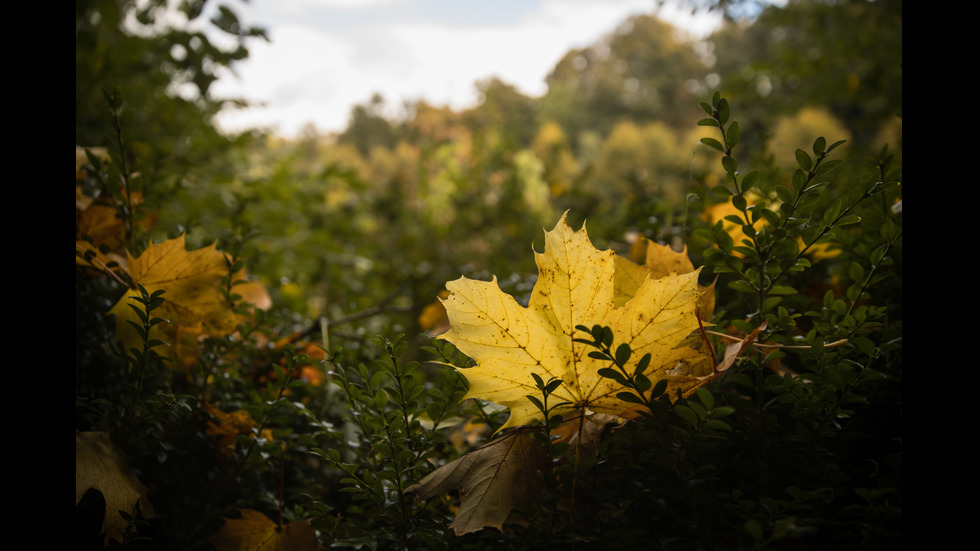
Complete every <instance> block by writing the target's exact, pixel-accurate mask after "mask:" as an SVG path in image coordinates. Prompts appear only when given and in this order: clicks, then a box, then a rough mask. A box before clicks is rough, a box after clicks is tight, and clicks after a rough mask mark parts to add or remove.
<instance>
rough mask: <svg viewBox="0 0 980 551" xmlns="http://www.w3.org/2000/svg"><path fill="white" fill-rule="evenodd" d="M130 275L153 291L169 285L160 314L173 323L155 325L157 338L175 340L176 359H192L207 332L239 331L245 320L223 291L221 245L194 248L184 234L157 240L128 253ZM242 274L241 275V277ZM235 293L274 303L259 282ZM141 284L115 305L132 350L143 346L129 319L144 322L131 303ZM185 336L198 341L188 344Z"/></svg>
mask: <svg viewBox="0 0 980 551" xmlns="http://www.w3.org/2000/svg"><path fill="white" fill-rule="evenodd" d="M127 260H128V266H129V275H130V277H131V278H132V280H133V281H134V282H135V283H138V284H140V285H142V286H143V287H144V288H145V289H146V290H147V292H149V293H153V292H154V291H157V290H160V289H162V290H164V291H166V294H165V295H164V299H165V300H166V302H165V304H164V305H163V307H162V308H161V309H160V310H159V311H155V312H154V315H155V316H156V317H161V318H164V319H167V320H168V321H170V323H165V324H160V325H158V326H156V327H155V328H154V331H158V332H159V333H156V334H151V338H161V339H162V340H164V341H165V342H168V343H171V344H172V345H174V348H175V350H176V352H174V353H171V354H172V355H171V358H172V359H178V358H182V357H183V358H188V359H189V356H185V353H187V354H190V353H191V351H192V350H196V346H193V344H194V343H195V342H196V338H197V337H198V336H199V335H201V334H211V335H215V334H219V335H226V334H229V333H231V332H233V331H234V330H235V328H236V326H237V324H238V323H239V322H240V321H241V318H240V316H239V314H237V313H236V312H235V310H234V309H233V307H232V304H231V303H230V302H229V301H228V298H227V297H226V296H225V295H224V293H222V285H223V284H224V281H225V278H227V277H228V275H229V265H230V263H229V260H228V257H227V255H225V254H224V253H222V252H220V251H218V249H217V248H216V246H215V244H213V243H212V244H211V245H209V246H207V247H203V248H200V249H196V250H193V251H188V250H187V249H186V246H185V239H184V236H183V235H181V236H179V237H177V238H175V239H170V240H168V241H164V242H163V243H159V244H153V243H151V244H150V245H149V246H148V247H147V248H146V250H145V251H144V252H143V254H141V255H140V256H138V257H133V256H132V255H130V254H129V253H128V252H127ZM238 276H240V274H236V277H235V278H233V279H236V278H237V277H238ZM233 292H234V293H236V294H239V295H242V297H243V300H244V301H245V302H247V303H249V304H251V305H253V306H255V307H257V308H268V307H269V306H270V299H269V296H268V294H267V293H266V291H265V289H264V288H263V287H262V286H261V285H259V284H256V283H242V284H240V285H236V286H234V287H233ZM138 296H139V291H138V290H137V289H130V290H129V291H128V292H127V293H126V294H125V295H123V297H122V298H121V299H120V300H119V302H117V303H116V305H115V306H114V307H113V308H112V310H111V313H112V314H114V315H115V316H116V336H117V337H119V339H120V340H122V342H123V344H124V345H125V346H126V348H127V349H129V348H131V347H133V346H137V345H138V343H140V342H141V341H140V340H139V339H140V336H139V335H138V334H137V333H136V331H135V329H134V328H133V327H132V326H131V325H130V324H129V323H128V321H133V322H137V323H138V322H139V319H138V318H137V317H136V313H135V312H134V311H133V310H132V308H130V307H129V304H137V303H136V302H134V301H133V298H134V297H138ZM184 339H188V340H189V341H191V344H192V346H186V347H185V346H183V343H184V342H185V341H184Z"/></svg>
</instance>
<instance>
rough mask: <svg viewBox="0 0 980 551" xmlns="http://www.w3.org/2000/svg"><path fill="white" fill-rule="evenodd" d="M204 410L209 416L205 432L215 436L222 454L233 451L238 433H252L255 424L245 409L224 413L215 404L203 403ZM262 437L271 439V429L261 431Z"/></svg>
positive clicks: (228, 453)
mask: <svg viewBox="0 0 980 551" xmlns="http://www.w3.org/2000/svg"><path fill="white" fill-rule="evenodd" d="M204 411H205V412H207V414H208V415H209V416H210V417H211V420H210V421H208V423H207V427H206V428H205V431H204V432H205V434H208V435H210V436H217V437H219V438H218V451H219V452H221V453H222V454H223V455H230V454H231V452H233V451H235V444H236V442H237V440H238V435H239V434H250V435H252V437H253V438H254V437H255V435H254V434H252V433H253V430H252V429H254V428H255V427H256V426H257V425H256V423H255V421H254V420H253V419H252V417H251V416H250V415H249V414H248V412H246V411H232V412H230V413H225V412H224V411H221V409H219V408H218V407H217V406H214V405H212V404H204ZM262 438H264V439H266V440H272V431H270V430H268V429H266V430H263V431H262Z"/></svg>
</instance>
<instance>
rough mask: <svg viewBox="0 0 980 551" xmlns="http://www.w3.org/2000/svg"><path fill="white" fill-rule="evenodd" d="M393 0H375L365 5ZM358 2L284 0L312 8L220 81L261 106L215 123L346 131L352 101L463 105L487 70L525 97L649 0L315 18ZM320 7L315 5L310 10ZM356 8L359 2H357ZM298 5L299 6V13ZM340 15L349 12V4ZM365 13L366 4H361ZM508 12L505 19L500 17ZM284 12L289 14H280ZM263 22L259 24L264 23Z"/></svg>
mask: <svg viewBox="0 0 980 551" xmlns="http://www.w3.org/2000/svg"><path fill="white" fill-rule="evenodd" d="M394 1H398V0H372V1H371V2H369V3H371V4H381V3H392V2H394ZM353 2H354V0H289V2H288V3H287V4H285V7H283V4H277V9H280V10H282V11H281V12H280V13H283V14H285V13H286V12H293V11H294V10H299V9H300V8H303V9H304V10H306V11H304V12H302V13H308V14H310V16H309V17H308V18H307V19H305V20H304V19H298V18H297V17H295V15H293V16H292V17H291V18H288V21H289V22H288V23H283V24H276V22H275V21H272V22H267V23H266V24H268V25H269V26H270V31H269V34H270V38H271V44H265V43H258V42H256V43H253V44H252V47H251V48H250V52H251V55H250V58H249V59H248V60H246V62H245V63H243V64H241V65H240V66H239V67H238V73H239V75H240V78H239V79H235V78H234V77H229V78H227V79H222V80H221V81H219V82H218V83H217V84H216V87H215V90H216V92H217V93H218V94H220V95H223V96H243V97H246V98H249V99H252V100H254V101H258V102H263V103H264V104H265V106H264V107H259V108H252V109H249V110H245V111H239V112H232V113H228V114H225V115H223V116H222V118H221V119H220V120H219V123H220V124H222V125H224V126H226V127H228V128H233V129H240V128H244V127H249V126H274V127H275V128H277V129H278V131H279V132H280V133H282V134H284V135H295V133H296V132H298V131H299V130H300V129H301V128H302V127H303V126H304V125H305V124H306V123H308V122H312V123H314V124H315V125H316V127H317V128H318V129H319V130H320V131H324V132H332V131H339V130H342V129H343V128H344V127H345V126H346V124H347V117H348V115H349V112H350V109H351V107H352V106H353V105H355V104H358V103H364V102H366V101H367V100H368V99H370V97H371V95H372V94H374V93H375V92H377V93H380V94H381V95H382V96H383V97H384V98H385V100H386V101H387V102H388V103H389V104H393V105H399V104H400V103H401V102H402V101H414V100H418V99H425V100H426V101H428V102H430V103H433V104H436V105H443V104H445V105H449V106H451V107H453V108H455V109H461V108H465V107H469V106H471V105H473V103H474V101H475V100H476V95H475V87H474V85H475V83H476V82H477V81H478V80H481V79H483V78H487V77H490V76H497V77H499V78H500V79H501V80H503V81H505V82H507V83H509V84H512V85H514V86H516V87H517V88H518V89H519V90H520V91H521V92H523V93H525V94H528V95H533V96H537V95H541V94H543V93H544V92H545V91H546V88H545V84H544V78H545V76H546V75H547V74H548V72H549V71H550V70H551V69H552V68H553V67H554V65H555V63H556V62H557V61H558V60H559V59H560V58H561V56H562V55H564V53H565V52H567V51H568V50H569V49H571V48H581V47H585V46H587V45H589V44H591V43H593V42H595V41H596V40H597V39H599V38H600V37H601V36H602V35H604V34H606V33H609V32H611V31H613V30H614V29H615V27H616V26H617V25H618V24H619V23H621V22H622V21H623V20H624V19H626V17H628V16H629V15H633V14H636V13H649V12H650V7H651V4H652V3H651V2H650V0H616V1H587V0H543V1H541V2H540V3H539V4H537V6H536V8H535V9H534V10H533V11H530V12H527V13H525V14H524V15H521V16H517V17H516V18H515V20H514V22H512V23H510V24H503V23H499V22H497V23H492V24H486V25H480V24H468V25H466V26H460V25H458V24H457V25H451V24H449V23H444V22H440V21H439V20H436V19H431V18H430V19H419V18H413V19H411V20H408V19H403V20H401V21H398V20H391V19H390V18H382V17H381V16H380V15H381V14H380V12H379V17H378V18H377V20H376V22H375V20H373V19H370V20H369V19H367V18H365V17H364V13H361V14H360V15H361V17H360V18H359V19H357V18H355V19H353V21H365V20H369V21H370V22H369V23H356V24H354V25H353V26H351V27H347V28H344V27H341V26H337V25H335V26H334V27H332V28H331V30H330V31H326V30H321V29H318V28H317V27H315V26H313V22H314V21H316V15H319V16H325V17H326V18H327V19H329V17H330V16H335V17H340V16H338V15H337V12H336V11H324V7H325V6H326V7H329V8H335V7H337V6H339V5H346V4H350V3H353ZM313 8H318V9H319V10H320V11H319V12H316V11H315V10H314V11H310V10H312V9H313ZM361 11H362V12H364V11H365V10H364V9H362V10H361ZM297 13H299V12H297ZM345 13H349V11H348V12H345ZM367 13H370V12H367ZM505 19H506V18H505ZM284 20H285V19H284ZM260 23H261V22H260Z"/></svg>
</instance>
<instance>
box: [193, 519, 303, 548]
mask: <svg viewBox="0 0 980 551" xmlns="http://www.w3.org/2000/svg"><path fill="white" fill-rule="evenodd" d="M238 511H239V512H240V513H241V515H242V517H241V518H226V519H225V523H224V524H223V525H222V526H221V529H220V530H218V532H216V533H215V534H214V535H213V536H211V537H210V538H208V541H209V542H210V543H211V545H213V546H214V548H215V549H217V550H218V551H314V550H315V549H317V547H318V546H319V544H318V542H317V540H316V532H315V531H314V530H313V527H312V526H310V523H309V522H308V521H305V520H299V521H296V522H290V523H289V524H286V525H282V526H280V525H279V524H276V523H275V522H273V521H272V520H270V519H269V517H267V516H265V515H264V514H262V513H260V512H258V511H254V510H252V509H239V510H238Z"/></svg>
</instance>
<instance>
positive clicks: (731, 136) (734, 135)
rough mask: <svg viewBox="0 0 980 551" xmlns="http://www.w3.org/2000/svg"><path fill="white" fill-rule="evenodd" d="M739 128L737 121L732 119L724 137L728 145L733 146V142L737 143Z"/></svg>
mask: <svg viewBox="0 0 980 551" xmlns="http://www.w3.org/2000/svg"><path fill="white" fill-rule="evenodd" d="M738 137H739V129H738V121H732V124H731V126H729V127H728V132H727V133H726V134H725V138H726V139H727V140H728V147H729V148H733V147H735V144H737V143H738Z"/></svg>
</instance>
